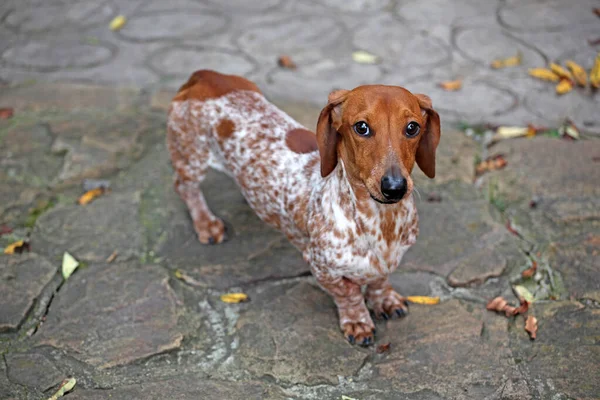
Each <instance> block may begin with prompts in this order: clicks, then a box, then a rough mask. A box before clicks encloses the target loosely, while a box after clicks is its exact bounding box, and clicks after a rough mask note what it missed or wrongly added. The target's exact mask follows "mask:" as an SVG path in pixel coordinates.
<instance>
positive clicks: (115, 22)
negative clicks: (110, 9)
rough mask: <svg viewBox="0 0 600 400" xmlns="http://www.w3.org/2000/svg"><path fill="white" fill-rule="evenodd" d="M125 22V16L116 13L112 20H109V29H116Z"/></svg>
mask: <svg viewBox="0 0 600 400" xmlns="http://www.w3.org/2000/svg"><path fill="white" fill-rule="evenodd" d="M126 22H127V18H125V16H124V15H117V16H116V17H115V18H113V20H112V21H110V25H109V27H110V30H111V31H118V30H119V29H121V28H122V27H123V26H124V25H125V23H126Z"/></svg>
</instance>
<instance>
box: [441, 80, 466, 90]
mask: <svg viewBox="0 0 600 400" xmlns="http://www.w3.org/2000/svg"><path fill="white" fill-rule="evenodd" d="M438 86H439V87H441V88H442V89H444V90H446V91H448V92H454V91H456V90H459V89H460V88H461V87H462V80H461V79H457V80H454V81H445V82H440V83H439V84H438Z"/></svg>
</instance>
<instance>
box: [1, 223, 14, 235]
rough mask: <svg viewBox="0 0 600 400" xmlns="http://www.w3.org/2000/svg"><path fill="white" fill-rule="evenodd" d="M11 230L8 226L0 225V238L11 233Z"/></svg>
mask: <svg viewBox="0 0 600 400" xmlns="http://www.w3.org/2000/svg"><path fill="white" fill-rule="evenodd" d="M12 231H13V230H12V228H11V227H10V226H8V225H0V236H2V235H8V234H9V233H12Z"/></svg>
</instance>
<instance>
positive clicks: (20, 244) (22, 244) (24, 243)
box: [4, 240, 30, 254]
mask: <svg viewBox="0 0 600 400" xmlns="http://www.w3.org/2000/svg"><path fill="white" fill-rule="evenodd" d="M29 250H30V246H29V241H28V240H18V241H16V242H14V243H11V244H9V245H8V246H6V248H5V249H4V254H15V253H17V254H21V253H23V252H24V251H29Z"/></svg>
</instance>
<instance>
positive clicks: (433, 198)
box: [427, 193, 442, 203]
mask: <svg viewBox="0 0 600 400" xmlns="http://www.w3.org/2000/svg"><path fill="white" fill-rule="evenodd" d="M427 201H428V202H429V203H441V201H442V196H440V195H439V194H438V193H429V195H428V196H427Z"/></svg>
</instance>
